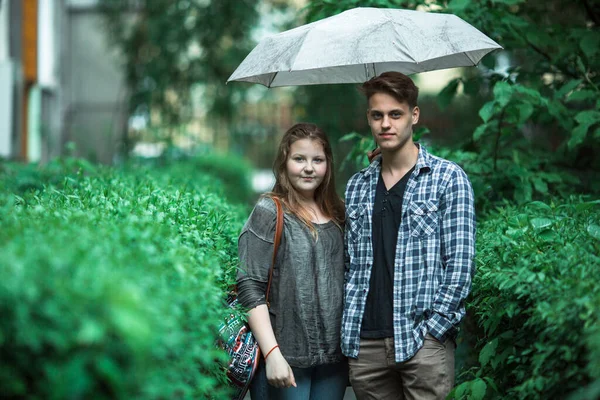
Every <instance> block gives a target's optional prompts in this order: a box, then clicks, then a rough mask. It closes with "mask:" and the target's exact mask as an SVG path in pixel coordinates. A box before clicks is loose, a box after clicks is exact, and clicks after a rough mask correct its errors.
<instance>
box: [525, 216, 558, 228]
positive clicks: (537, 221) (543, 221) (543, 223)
mask: <svg viewBox="0 0 600 400" xmlns="http://www.w3.org/2000/svg"><path fill="white" fill-rule="evenodd" d="M553 223H554V220H551V219H550V218H533V219H532V220H531V221H530V224H531V227H532V228H533V229H535V230H542V229H546V228H549V227H551V226H552V224H553Z"/></svg>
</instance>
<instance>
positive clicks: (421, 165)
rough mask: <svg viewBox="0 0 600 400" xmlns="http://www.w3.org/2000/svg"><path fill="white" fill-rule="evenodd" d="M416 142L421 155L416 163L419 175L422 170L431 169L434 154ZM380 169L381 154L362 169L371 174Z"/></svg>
mask: <svg viewBox="0 0 600 400" xmlns="http://www.w3.org/2000/svg"><path fill="white" fill-rule="evenodd" d="M415 144H416V145H417V147H418V148H419V155H418V156H417V163H416V164H415V170H416V171H417V175H419V174H420V173H421V171H423V172H427V171H430V170H431V163H432V156H431V154H429V152H428V151H427V149H426V148H425V146H424V145H423V144H422V143H415ZM380 170H381V156H380V155H379V156H377V157H375V159H374V160H373V161H372V162H371V164H370V165H369V166H368V167H366V168H365V169H363V170H362V173H363V174H365V175H366V176H369V175H371V174H379V171H380Z"/></svg>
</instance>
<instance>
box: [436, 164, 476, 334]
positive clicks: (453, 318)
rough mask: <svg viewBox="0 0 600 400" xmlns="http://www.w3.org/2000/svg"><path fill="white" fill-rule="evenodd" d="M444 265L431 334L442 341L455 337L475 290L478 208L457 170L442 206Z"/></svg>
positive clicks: (442, 251)
mask: <svg viewBox="0 0 600 400" xmlns="http://www.w3.org/2000/svg"><path fill="white" fill-rule="evenodd" d="M440 208H441V218H442V219H441V222H442V226H441V238H440V239H441V249H440V250H441V262H442V264H443V265H444V267H445V270H446V273H445V279H444V280H443V282H442V284H441V285H440V287H439V289H438V290H437V293H436V295H435V297H434V300H433V314H432V315H431V317H430V318H429V320H428V321H427V326H428V329H429V332H430V333H431V334H432V335H433V336H435V337H436V338H437V339H439V340H441V341H445V340H446V338H448V337H454V336H455V335H456V333H457V325H458V324H459V322H460V321H461V319H462V318H463V317H464V315H465V308H464V300H465V299H466V297H467V295H468V294H469V291H470V289H471V281H472V277H473V274H474V272H475V269H474V256H475V229H476V223H475V206H474V196H473V189H472V187H471V183H470V182H469V179H468V177H467V175H466V174H465V172H464V171H463V170H462V169H457V170H456V171H455V173H454V176H453V178H452V179H451V181H450V182H449V184H448V186H447V188H446V191H445V193H444V196H443V198H442V202H441V207H440Z"/></svg>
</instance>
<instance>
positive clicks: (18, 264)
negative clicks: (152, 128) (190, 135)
mask: <svg viewBox="0 0 600 400" xmlns="http://www.w3.org/2000/svg"><path fill="white" fill-rule="evenodd" d="M64 161H65V160H63V164H60V162H59V163H58V164H56V165H54V166H51V168H54V169H53V170H52V171H51V173H50V172H49V171H48V170H44V169H41V170H39V171H37V172H36V169H35V168H33V167H24V168H25V169H27V171H25V172H23V171H18V167H16V166H14V165H12V166H11V165H7V164H4V165H2V167H1V168H2V169H3V174H2V175H1V178H0V185H1V186H0V188H2V191H0V225H1V226H2V229H1V230H0V274H1V275H2V277H3V278H2V280H1V281H0V359H1V360H2V362H1V363H0V391H1V392H2V395H3V396H6V397H8V398H49V399H81V398H106V399H108V398H111V399H112V398H120V399H130V398H145V399H159V398H223V397H224V396H225V395H226V390H227V389H226V387H225V386H224V385H223V381H224V375H223V373H222V364H221V363H220V362H219V361H220V360H221V361H222V360H223V359H224V358H223V357H224V354H223V353H222V352H221V351H220V350H217V349H216V348H215V346H214V342H215V338H216V327H217V325H218V323H219V321H220V320H221V317H222V313H223V303H222V290H221V289H222V288H223V287H224V286H226V285H228V284H229V283H231V282H230V281H231V279H232V271H233V269H234V265H235V259H236V248H235V242H236V236H237V234H238V232H239V230H240V229H241V225H242V223H243V218H244V216H245V214H246V210H245V209H243V208H241V207H239V206H232V205H231V204H229V203H228V202H226V201H224V200H223V199H221V198H220V197H218V196H215V195H213V194H211V193H210V191H211V189H210V186H206V184H207V181H208V180H209V178H208V177H206V179H204V180H202V179H200V180H198V181H197V183H196V184H195V185H194V186H192V185H190V186H187V187H183V188H182V187H178V186H173V185H171V186H169V185H166V184H164V183H163V182H161V179H159V178H157V177H155V176H154V173H147V172H142V171H139V172H136V171H133V172H129V173H122V172H119V171H117V170H114V169H105V168H101V167H94V168H93V169H90V170H89V171H88V172H89V175H88V176H85V175H84V174H83V173H82V172H81V169H80V170H79V171H80V172H79V173H76V174H72V173H71V172H72V171H71V170H69V168H70V167H73V166H74V165H64ZM67 161H68V160H67ZM71 161H73V160H70V161H69V162H71ZM61 168H62V169H61ZM24 177H26V179H25V178H24ZM49 177H52V179H46V178H49ZM36 179H37V180H36ZM167 180H168V179H166V178H165V179H163V181H167ZM25 181H27V182H29V183H28V184H27V185H20V184H19V182H21V183H22V182H25ZM159 182H161V183H159ZM11 188H12V189H15V188H16V189H19V188H20V189H22V190H21V191H17V190H11Z"/></svg>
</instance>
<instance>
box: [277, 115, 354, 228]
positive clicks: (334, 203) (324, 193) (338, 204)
mask: <svg viewBox="0 0 600 400" xmlns="http://www.w3.org/2000/svg"><path fill="white" fill-rule="evenodd" d="M301 139H310V140H316V141H318V142H319V143H321V145H323V151H324V152H325V158H326V160H327V172H326V173H325V177H324V178H323V182H321V184H320V185H319V187H318V188H317V189H316V190H315V202H316V203H317V205H318V206H319V208H320V209H321V212H322V213H323V214H324V215H325V216H327V217H328V218H331V219H332V220H333V222H335V224H336V225H338V226H339V227H340V228H342V227H343V224H344V217H345V214H344V202H343V201H342V199H341V198H340V197H339V196H338V195H337V193H336V191H335V177H334V173H333V171H334V166H333V152H332V151H331V145H330V144H329V139H328V138H327V135H325V132H323V131H322V130H321V129H320V128H319V127H318V126H317V125H315V124H308V123H299V124H296V125H294V126H292V127H291V128H290V129H288V130H287V132H286V133H285V134H284V135H283V138H281V143H280V144H279V150H278V152H277V158H276V159H275V162H274V163H273V173H274V174H275V186H274V187H273V191H272V192H271V193H269V195H270V196H276V197H278V198H279V199H281V201H282V202H283V203H284V204H285V206H286V208H287V209H288V211H289V212H291V213H292V214H294V215H296V216H297V217H298V218H299V219H300V220H301V221H302V222H304V223H305V224H306V226H308V228H309V229H310V230H311V232H313V234H316V230H315V227H314V225H313V223H312V222H311V216H310V213H309V212H308V210H307V209H306V208H305V207H303V206H302V204H301V202H300V195H299V194H298V192H297V191H296V189H294V187H293V186H292V184H291V183H290V180H289V179H288V175H287V167H286V165H287V161H288V157H289V154H290V147H291V146H292V143H294V142H296V141H298V140H301Z"/></svg>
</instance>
